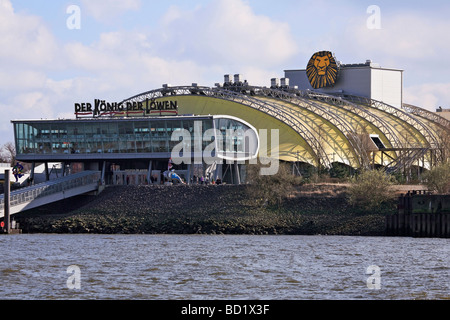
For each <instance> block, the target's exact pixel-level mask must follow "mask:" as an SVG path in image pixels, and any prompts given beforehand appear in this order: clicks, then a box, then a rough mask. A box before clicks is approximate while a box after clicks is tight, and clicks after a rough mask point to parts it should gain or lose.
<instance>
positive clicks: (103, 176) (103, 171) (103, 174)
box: [101, 161, 106, 186]
mask: <svg viewBox="0 0 450 320" xmlns="http://www.w3.org/2000/svg"><path fill="white" fill-rule="evenodd" d="M105 171H106V161H103V167H102V177H101V179H102V180H101V181H102V186H104V185H105V184H106V183H105Z"/></svg>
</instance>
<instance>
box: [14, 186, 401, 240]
mask: <svg viewBox="0 0 450 320" xmlns="http://www.w3.org/2000/svg"><path fill="white" fill-rule="evenodd" d="M248 188H249V187H248V186H245V185H243V186H234V185H220V186H218V185H207V186H206V185H194V186H110V187H107V188H106V189H105V190H104V191H103V192H102V193H101V194H100V195H98V196H80V197H76V198H71V199H67V200H64V201H60V202H58V203H55V204H52V205H48V206H45V207H41V208H38V209H34V210H30V211H27V212H23V213H20V214H18V215H15V216H14V219H15V220H16V221H17V222H19V224H20V228H21V229H22V231H23V233H93V234H141V233H143V234H286V235H294V234H295V235H316V234H322V235H349V236H350V235H351V236H354V235H361V236H383V235H384V234H385V216H386V214H393V213H394V212H395V204H394V203H391V204H390V205H387V206H383V207H380V208H378V209H377V210H376V211H377V212H370V213H367V212H360V211H358V210H357V209H356V208H351V207H349V206H348V204H347V200H346V197H345V189H346V187H345V186H344V185H305V186H302V187H300V188H299V189H298V190H297V191H296V192H295V194H293V195H292V196H291V197H290V198H289V199H286V200H285V201H284V202H283V204H282V205H281V206H280V207H278V206H261V205H260V204H258V203H257V201H256V199H254V198H253V197H252V194H251V192H249V190H248Z"/></svg>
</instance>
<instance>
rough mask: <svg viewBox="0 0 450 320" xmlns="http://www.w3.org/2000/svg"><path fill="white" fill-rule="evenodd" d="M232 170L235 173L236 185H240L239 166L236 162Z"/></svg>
mask: <svg viewBox="0 0 450 320" xmlns="http://www.w3.org/2000/svg"><path fill="white" fill-rule="evenodd" d="M233 166H234V170H235V173H236V184H238V185H239V184H241V174H240V172H239V164H238V163H237V162H236V163H235V164H234V165H233Z"/></svg>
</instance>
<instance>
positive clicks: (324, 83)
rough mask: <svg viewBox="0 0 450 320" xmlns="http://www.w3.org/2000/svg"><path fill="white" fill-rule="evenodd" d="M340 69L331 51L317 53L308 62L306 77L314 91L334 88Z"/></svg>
mask: <svg viewBox="0 0 450 320" xmlns="http://www.w3.org/2000/svg"><path fill="white" fill-rule="evenodd" d="M338 74H339V67H338V65H337V63H336V59H335V58H334V56H333V54H332V53H331V52H329V51H320V52H316V53H315V54H314V55H313V56H312V57H311V59H310V60H309V62H308V66H307V67H306V75H307V76H308V80H309V83H310V84H311V86H312V87H313V88H314V89H319V88H325V87H332V86H334V85H335V84H336V80H337V78H338Z"/></svg>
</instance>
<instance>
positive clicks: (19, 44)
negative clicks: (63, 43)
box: [0, 0, 57, 70]
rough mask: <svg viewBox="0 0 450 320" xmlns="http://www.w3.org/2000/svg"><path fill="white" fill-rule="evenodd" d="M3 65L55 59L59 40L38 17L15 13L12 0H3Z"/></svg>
mask: <svg viewBox="0 0 450 320" xmlns="http://www.w3.org/2000/svg"><path fill="white" fill-rule="evenodd" d="M0 48H1V50H0V61H1V62H0V65H1V66H2V69H3V70H5V68H8V67H9V66H10V65H20V66H21V67H22V68H24V67H42V66H44V65H45V66H48V65H49V64H50V63H52V62H55V60H56V55H55V53H56V49H57V42H56V40H55V38H54V36H53V35H52V33H51V32H50V30H49V29H48V28H47V27H46V26H45V23H44V22H43V20H42V19H41V18H39V17H35V16H30V15H25V14H16V13H15V12H14V9H13V7H12V5H11V2H10V1H9V0H0Z"/></svg>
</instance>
